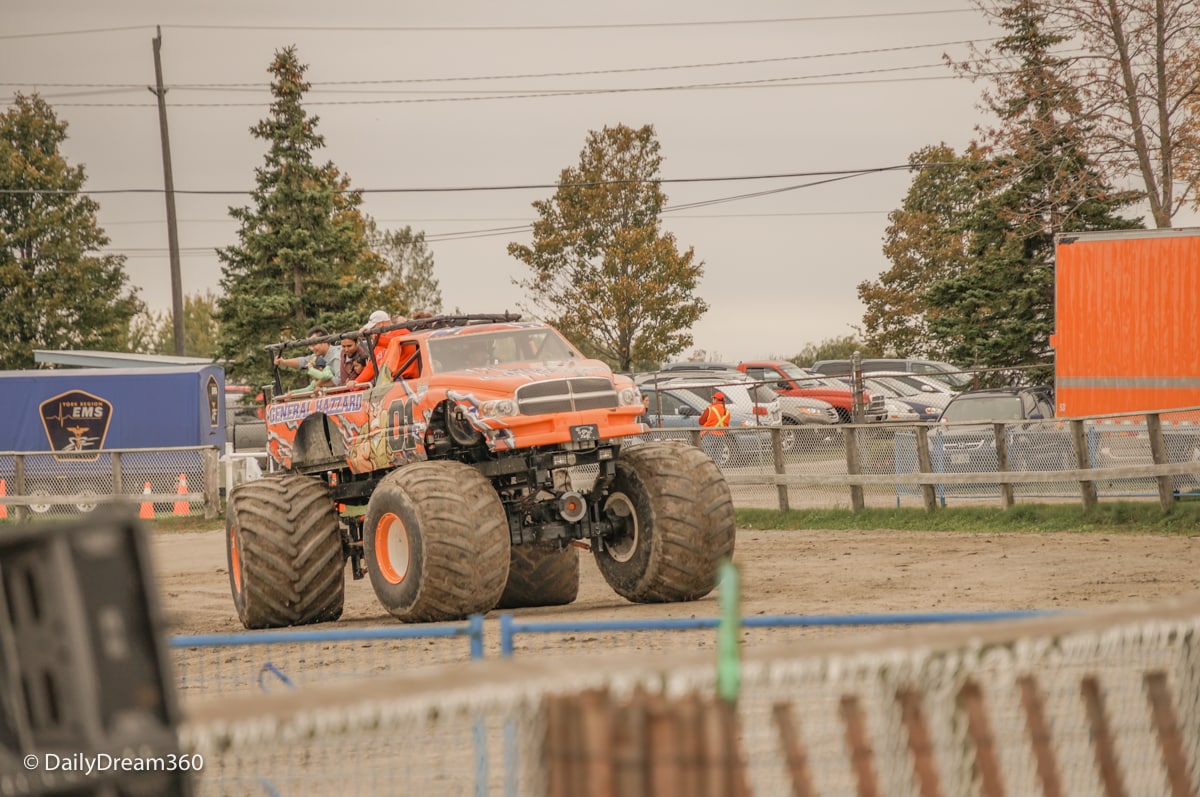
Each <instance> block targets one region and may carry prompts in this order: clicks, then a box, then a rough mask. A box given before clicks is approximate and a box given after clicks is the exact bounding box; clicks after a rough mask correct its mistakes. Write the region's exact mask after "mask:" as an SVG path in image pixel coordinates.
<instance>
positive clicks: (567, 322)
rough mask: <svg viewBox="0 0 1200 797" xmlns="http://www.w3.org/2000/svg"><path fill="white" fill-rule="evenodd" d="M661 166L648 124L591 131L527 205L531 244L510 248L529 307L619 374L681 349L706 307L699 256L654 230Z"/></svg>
mask: <svg viewBox="0 0 1200 797" xmlns="http://www.w3.org/2000/svg"><path fill="white" fill-rule="evenodd" d="M661 163H662V157H661V156H660V155H659V145H658V141H657V139H656V138H655V136H654V128H653V127H652V126H650V125H646V126H644V127H641V128H639V129H637V130H634V129H632V128H630V127H626V126H625V125H617V126H616V127H605V128H604V129H603V130H602V131H601V132H599V133H597V132H595V131H591V132H590V133H589V134H588V137H587V143H586V145H585V147H584V149H583V152H582V153H581V155H580V163H579V166H578V167H576V168H568V169H564V170H563V171H562V174H561V176H560V178H559V187H558V190H557V191H556V192H555V195H554V197H553V198H551V199H548V200H540V201H537V202H534V203H533V206H534V208H535V209H536V210H537V212H538V215H539V216H540V218H539V219H538V220H537V221H535V222H534V224H533V237H534V242H533V246H523V245H520V244H516V243H511V244H509V245H508V252H509V254H511V255H512V256H513V257H515V258H517V259H518V260H520V261H522V262H523V263H525V265H527V266H529V268H530V269H531V270H532V271H533V274H532V276H530V277H529V278H527V279H525V280H520V281H517V284H518V285H520V286H521V287H523V288H525V289H526V290H527V291H529V294H530V296H531V297H532V299H531V302H532V304H533V306H534V308H535V309H537V310H540V311H541V314H542V315H543V317H545V318H546V319H547V320H548V321H550V322H551V323H553V324H554V325H555V326H557V327H558V328H559V329H560V330H561V331H562V332H563V333H564V334H565V335H566V336H567V337H568V338H569V339H570V340H571V341H572V342H574V343H575V345H577V346H579V347H580V349H581V350H582V351H583V352H584V353H585V354H588V355H589V356H593V357H598V358H600V359H602V360H605V361H606V362H608V363H609V364H610V365H612V366H613V367H614V368H617V369H618V370H622V371H628V370H630V369H631V368H633V367H634V366H638V367H646V366H647V365H649V364H652V363H660V362H662V361H663V360H666V359H668V358H669V357H670V356H671V355H673V354H677V353H678V352H681V351H683V350H684V349H686V348H687V347H688V346H690V345H691V344H692V336H691V334H690V333H689V332H688V330H689V329H691V327H692V325H693V324H695V323H696V321H697V320H699V318H700V316H702V315H703V314H704V312H705V311H706V310H707V309H708V305H707V304H706V303H705V302H704V300H703V299H701V298H699V297H697V296H696V295H695V289H696V286H697V284H698V283H699V281H700V277H701V276H702V275H703V273H704V264H703V262H696V260H695V253H694V252H693V250H692V249H690V248H689V249H688V250H687V251H686V252H680V251H679V250H678V248H677V246H676V243H675V237H674V236H673V235H671V234H670V233H664V232H662V231H661V230H660V229H659V225H660V218H659V216H660V214H661V213H662V209H663V206H664V204H665V203H666V195H665V194H663V192H662V188H661V186H660V185H659V183H658V182H657V179H658V172H659V167H660V165H661Z"/></svg>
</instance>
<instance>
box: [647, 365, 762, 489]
mask: <svg viewBox="0 0 1200 797" xmlns="http://www.w3.org/2000/svg"><path fill="white" fill-rule="evenodd" d="M717 381H718V382H719V380H717ZM639 389H640V390H641V391H642V395H643V396H644V397H645V398H646V407H647V411H646V423H647V424H648V425H649V426H650V437H651V439H673V440H677V439H679V438H678V437H676V436H674V435H662V434H661V433H660V434H657V435H656V434H655V432H656V430H660V429H696V428H699V426H700V415H701V414H702V413H703V412H704V409H705V407H707V406H708V405H709V403H710V402H711V401H712V394H713V392H714V391H716V390H720V391H721V392H722V393H724V394H725V399H726V401H725V406H726V407H727V408H728V409H729V413H730V418H729V428H730V429H731V430H736V429H752V428H753V427H755V426H766V425H776V424H778V423H779V405H778V403H774V405H773V406H772V405H771V404H770V403H767V404H766V405H764V404H763V403H762V402H757V401H755V400H754V399H755V397H754V396H753V395H752V394H751V392H750V389H749V388H748V387H747V386H746V385H738V384H719V385H718V384H714V382H713V381H712V380H707V379H702V380H693V379H673V380H663V381H660V382H658V383H657V384H655V383H643V384H641V385H640V386H639ZM710 437H711V439H707V438H706V439H705V440H702V444H703V447H704V449H705V451H706V453H708V455H709V456H710V457H711V458H712V460H713V461H714V462H716V463H717V465H718V466H720V467H722V468H725V467H728V466H731V465H744V464H749V463H752V462H762V461H765V460H766V459H767V458H769V457H770V456H771V436H770V435H769V434H766V433H762V434H752V433H745V434H742V433H730V434H723V435H712V436H710Z"/></svg>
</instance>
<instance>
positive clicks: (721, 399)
mask: <svg viewBox="0 0 1200 797" xmlns="http://www.w3.org/2000/svg"><path fill="white" fill-rule="evenodd" d="M700 425H701V426H703V427H705V428H706V429H707V430H708V431H705V432H703V434H706V435H707V434H714V435H721V434H725V433H724V432H718V431H712V430H714V429H718V428H723V429H728V428H729V408H728V407H726V406H725V394H724V393H722V392H721V391H719V390H717V391H715V392H714V393H713V395H712V403H710V404H709V405H708V406H707V407H705V408H704V412H702V413H700Z"/></svg>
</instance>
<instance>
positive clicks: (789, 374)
mask: <svg viewBox="0 0 1200 797" xmlns="http://www.w3.org/2000/svg"><path fill="white" fill-rule="evenodd" d="M736 367H737V369H738V370H739V371H741V372H742V373H744V374H746V375H747V376H749V377H751V378H752V379H755V380H759V381H762V382H765V383H766V384H768V385H770V386H771V388H772V389H773V390H776V391H778V392H779V393H780V394H782V395H784V396H802V397H804V398H815V399H819V400H821V401H824V402H828V403H829V404H832V405H833V407H834V408H835V409H836V410H837V414H838V419H839V421H840V422H841V423H849V422H850V419H851V418H852V417H853V412H854V410H853V407H854V393H853V392H852V391H851V390H850V388H849V387H847V386H846V385H845V384H844V383H840V382H834V381H832V380H830V379H829V377H826V376H822V375H820V374H814V373H813V372H812V371H808V370H806V369H804V368H801V367H800V366H798V365H796V364H795V363H791V362H788V361H787V360H758V361H752V362H741V363H738V364H737V366H736ZM863 400H864V401H865V402H866V407H865V408H864V412H863V415H864V418H865V420H866V421H867V422H868V423H875V422H877V421H882V420H884V419H886V418H887V409H886V408H885V407H884V404H883V397H882V396H875V395H872V394H871V391H869V390H867V391H864V393H863Z"/></svg>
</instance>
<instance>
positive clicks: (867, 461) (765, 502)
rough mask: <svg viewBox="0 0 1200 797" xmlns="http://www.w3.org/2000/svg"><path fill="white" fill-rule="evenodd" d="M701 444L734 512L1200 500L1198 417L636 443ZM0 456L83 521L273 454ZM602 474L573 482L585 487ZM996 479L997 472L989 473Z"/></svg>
mask: <svg viewBox="0 0 1200 797" xmlns="http://www.w3.org/2000/svg"><path fill="white" fill-rule="evenodd" d="M646 441H679V442H683V443H688V444H691V445H696V446H699V447H700V448H701V449H703V450H704V452H705V453H706V454H708V455H709V457H710V458H712V460H713V461H714V462H716V463H717V465H718V467H720V468H721V470H722V471H723V472H724V473H725V476H726V479H727V481H728V482H729V484H730V488H731V490H732V491H733V498H734V504H735V506H737V507H739V508H761V509H782V510H787V509H835V508H851V509H857V508H861V507H877V508H886V507H921V506H925V507H927V508H932V507H933V506H935V505H940V506H955V505H968V506H972V505H997V504H998V505H1001V506H1007V505H1011V503H1013V502H1045V501H1082V502H1083V504H1084V505H1085V506H1088V505H1089V502H1094V501H1097V500H1120V499H1142V498H1145V499H1153V498H1155V497H1157V498H1158V499H1159V500H1161V501H1164V502H1165V501H1167V500H1168V497H1169V498H1171V499H1173V498H1175V497H1178V496H1181V495H1188V494H1200V425H1197V424H1196V423H1193V422H1192V421H1191V420H1190V419H1189V415H1188V413H1171V414H1163V415H1161V416H1160V414H1157V413H1151V414H1137V415H1125V416H1106V417H1103V418H1087V419H1077V420H1063V419H1047V420H1033V421H1021V422H1009V423H971V424H965V425H964V424H936V423H925V424H911V423H869V424H836V425H828V424H819V425H818V424H813V425H808V426H794V425H787V426H765V425H764V426H745V427H736V428H731V429H726V430H722V431H719V432H712V431H708V430H701V429H699V428H692V429H686V428H685V429H651V430H650V431H649V432H648V433H647V434H645V435H643V436H642V437H641V438H637V439H633V440H630V441H628V443H627V444H628V445H638V444H641V443H644V442H646ZM89 456H91V459H86V460H85V459H72V458H70V457H68V456H64V455H63V453H62V452H33V453H21V452H0V520H4V519H6V518H7V519H21V518H23V517H30V516H46V517H49V516H55V515H78V514H80V513H84V512H89V511H91V510H92V509H93V508H95V506H96V505H97V504H98V503H100V502H102V501H107V500H113V499H118V498H123V499H126V500H131V501H134V502H137V503H139V505H140V507H141V516H142V517H143V518H153V517H160V516H171V515H189V514H192V513H197V514H199V513H203V514H204V515H205V516H206V517H216V516H217V515H218V514H219V513H220V511H221V495H222V494H223V493H224V492H227V491H228V490H229V489H231V488H232V487H233V486H235V485H236V484H238V483H240V482H241V481H244V480H246V479H251V478H257V477H258V476H259V475H261V472H262V470H264V469H265V467H266V464H267V463H266V462H265V455H264V454H261V453H260V454H257V455H246V454H234V455H228V456H224V457H219V456H218V452H217V451H216V450H215V449H211V448H175V449H154V450H147V449H137V450H134V449H127V450H115V449H114V450H111V451H103V452H100V453H99V454H98V455H89ZM593 471H594V468H592V469H590V470H589V469H587V468H579V469H577V470H576V471H575V472H574V474H573V481H574V487H575V489H582V488H586V485H587V484H588V483H589V481H590V479H591V478H593V476H594V472H593ZM989 476H991V477H992V478H989Z"/></svg>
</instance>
